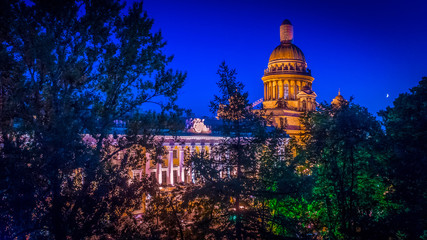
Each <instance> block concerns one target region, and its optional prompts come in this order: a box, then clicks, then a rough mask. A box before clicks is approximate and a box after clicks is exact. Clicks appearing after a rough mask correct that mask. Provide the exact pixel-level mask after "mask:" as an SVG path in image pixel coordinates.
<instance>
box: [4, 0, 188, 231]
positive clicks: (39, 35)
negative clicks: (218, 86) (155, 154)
mask: <svg viewBox="0 0 427 240" xmlns="http://www.w3.org/2000/svg"><path fill="white" fill-rule="evenodd" d="M0 22H1V23H0V63H2V64H1V66H0V78H1V84H0V90H1V91H0V111H1V112H0V134H1V145H0V148H1V154H0V172H1V173H0V174H1V177H0V198H1V199H2V203H1V205H0V227H1V229H0V232H1V233H0V234H1V235H0V238H2V239H9V238H24V237H25V236H26V237H30V238H45V239H66V238H72V239H83V238H92V237H101V236H104V237H118V236H120V235H121V233H123V231H128V230H129V231H130V229H131V230H132V229H133V230H135V231H136V230H137V227H135V226H136V225H135V223H136V220H135V219H134V218H133V217H132V212H133V211H134V210H136V209H138V208H140V207H141V204H142V201H143V197H142V196H143V195H144V193H146V192H150V191H151V190H150V187H149V186H150V185H151V183H150V182H149V181H148V180H141V181H138V180H133V181H131V179H130V178H129V171H130V170H131V169H133V168H135V167H137V166H138V165H139V164H142V162H141V161H146V159H145V154H144V151H156V149H157V148H156V146H158V144H157V142H156V139H155V138H154V137H153V133H155V131H154V130H153V129H158V128H159V127H158V125H155V124H156V123H158V122H159V121H157V120H159V119H160V120H164V121H160V122H161V123H162V124H166V123H167V122H168V121H167V118H168V117H170V116H172V117H176V116H177V114H179V112H180V110H179V109H178V108H177V107H176V106H175V104H174V102H175V100H176V98H177V90H178V89H179V88H180V87H181V86H182V84H183V80H184V78H185V74H182V73H180V72H173V71H172V70H171V69H168V68H167V64H168V63H169V62H170V61H171V60H172V57H168V56H166V55H164V54H163V53H162V48H163V46H164V45H165V42H164V41H163V40H162V37H161V34H160V33H152V32H151V27H152V24H153V20H152V19H150V18H149V17H148V16H147V14H146V13H145V12H144V11H143V9H142V3H140V2H138V3H135V4H134V5H133V6H131V7H129V9H128V10H126V9H125V6H124V5H123V4H121V3H120V2H119V1H103V0H100V1H87V0H83V1H44V0H38V1H32V2H28V1H18V0H12V1H8V2H6V3H3V4H2V7H1V9H0ZM159 97H162V98H159ZM150 102H151V103H156V104H158V105H160V107H161V109H162V114H160V116H156V115H155V114H154V115H153V114H136V110H137V109H142V107H143V104H144V103H150ZM142 111H143V110H142ZM149 116H155V117H154V118H153V117H149ZM115 120H119V121H123V122H127V124H128V126H129V127H128V128H124V129H120V128H116V125H115ZM150 124H151V125H150ZM144 126H145V127H144ZM148 126H151V127H153V126H157V127H153V128H148ZM129 224H131V225H129ZM132 224H133V225H132ZM126 226H127V227H126ZM133 230H132V231H133ZM129 234H130V233H129Z"/></svg>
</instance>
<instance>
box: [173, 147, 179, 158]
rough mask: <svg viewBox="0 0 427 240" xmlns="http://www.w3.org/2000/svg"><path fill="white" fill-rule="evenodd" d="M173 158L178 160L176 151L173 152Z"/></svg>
mask: <svg viewBox="0 0 427 240" xmlns="http://www.w3.org/2000/svg"><path fill="white" fill-rule="evenodd" d="M173 158H178V150H176V149H174V150H173Z"/></svg>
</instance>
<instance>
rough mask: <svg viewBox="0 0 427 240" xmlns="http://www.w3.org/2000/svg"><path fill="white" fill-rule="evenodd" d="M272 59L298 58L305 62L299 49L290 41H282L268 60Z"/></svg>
mask: <svg viewBox="0 0 427 240" xmlns="http://www.w3.org/2000/svg"><path fill="white" fill-rule="evenodd" d="M274 60H300V61H303V62H305V57H304V54H303V53H302V51H301V49H299V48H298V47H297V46H295V45H294V44H292V43H282V44H280V45H279V46H277V47H276V48H275V49H274V50H273V52H272V53H271V55H270V60H269V61H270V62H271V61H274Z"/></svg>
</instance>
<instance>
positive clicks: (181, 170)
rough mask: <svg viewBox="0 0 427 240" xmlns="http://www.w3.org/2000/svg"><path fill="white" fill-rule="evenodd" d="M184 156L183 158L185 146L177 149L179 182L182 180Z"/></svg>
mask: <svg viewBox="0 0 427 240" xmlns="http://www.w3.org/2000/svg"><path fill="white" fill-rule="evenodd" d="M184 158H185V146H182V147H181V148H180V149H179V176H180V179H181V182H184V181H185V179H184Z"/></svg>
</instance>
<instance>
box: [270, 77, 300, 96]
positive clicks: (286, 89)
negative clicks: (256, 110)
mask: <svg viewBox="0 0 427 240" xmlns="http://www.w3.org/2000/svg"><path fill="white" fill-rule="evenodd" d="M285 82H289V84H288V83H285ZM302 84H303V83H302V81H288V80H286V81H283V80H277V81H268V82H264V99H265V100H267V101H268V100H278V99H296V98H297V94H298V92H299V90H300V89H301V88H302V86H303V85H302Z"/></svg>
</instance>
